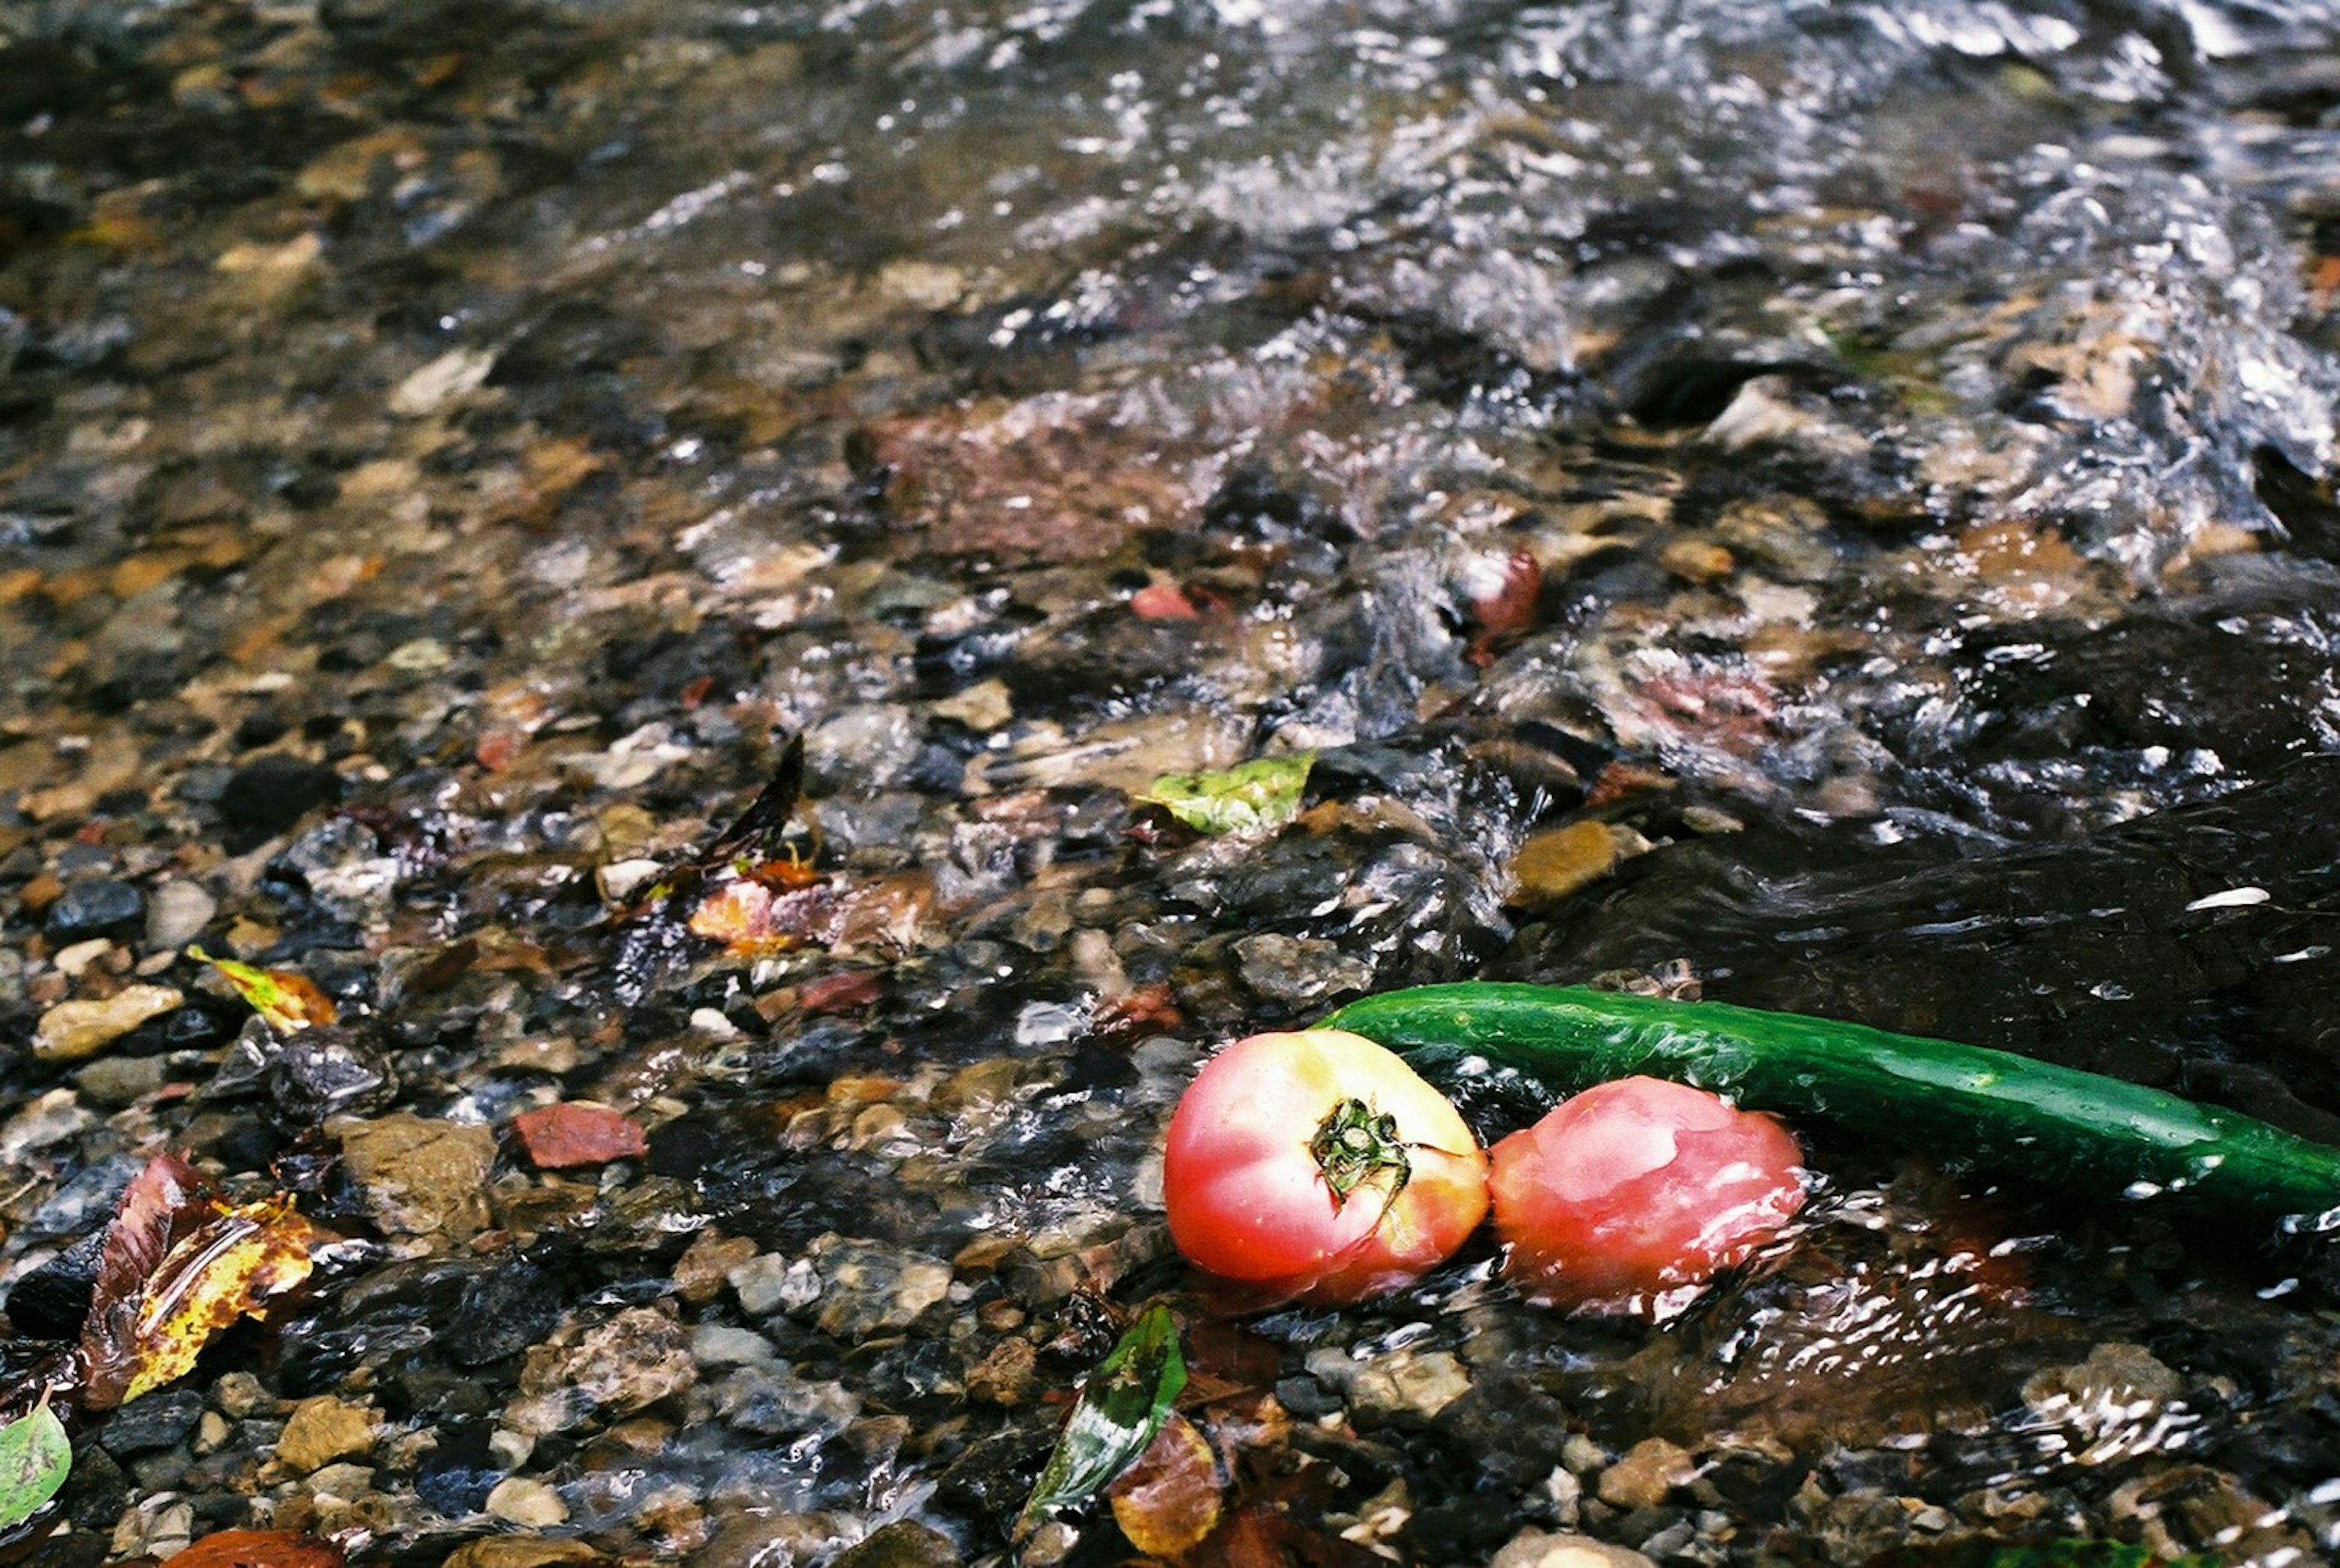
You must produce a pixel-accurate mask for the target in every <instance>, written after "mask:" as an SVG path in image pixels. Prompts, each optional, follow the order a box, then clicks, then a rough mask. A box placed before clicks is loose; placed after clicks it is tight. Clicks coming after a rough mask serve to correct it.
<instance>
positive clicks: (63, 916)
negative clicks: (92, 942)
mask: <svg viewBox="0 0 2340 1568" xmlns="http://www.w3.org/2000/svg"><path fill="white" fill-rule="evenodd" d="M145 918H146V898H145V895H144V894H143V893H141V892H139V890H138V889H137V888H134V887H132V886H131V885H130V884H129V883H127V882H117V881H114V880H113V879H112V878H100V879H98V880H95V881H90V882H75V883H74V885H73V886H72V887H70V888H66V889H65V890H64V892H62V893H60V894H58V895H57V898H56V902H55V903H53V904H51V905H50V906H49V912H48V915H47V918H45V919H44V920H42V922H41V931H42V933H43V934H44V935H45V936H46V937H47V938H49V940H50V941H52V942H78V941H82V940H84V939H85V938H91V937H120V936H127V935H129V934H130V933H131V932H133V931H134V930H136V929H138V928H139V927H140V926H141V925H142V924H143V923H144V920H145Z"/></svg>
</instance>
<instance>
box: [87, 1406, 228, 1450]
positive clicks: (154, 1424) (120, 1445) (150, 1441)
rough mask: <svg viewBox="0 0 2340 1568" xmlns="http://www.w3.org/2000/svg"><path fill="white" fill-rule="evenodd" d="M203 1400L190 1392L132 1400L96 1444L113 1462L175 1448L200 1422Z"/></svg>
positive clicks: (111, 1420)
mask: <svg viewBox="0 0 2340 1568" xmlns="http://www.w3.org/2000/svg"><path fill="white" fill-rule="evenodd" d="M202 1418H203V1395H202V1394H197V1393H195V1392H194V1391H193V1390H192V1389H172V1390H170V1391H168V1392H166V1393H158V1394H148V1395H146V1396H145V1397H144V1399H134V1400H133V1401H131V1402H130V1403H129V1404H125V1405H124V1406H123V1407H122V1408H121V1409H119V1410H117V1411H115V1412H114V1415H113V1417H112V1419H110V1420H108V1421H107V1422H106V1424H105V1426H104V1430H103V1431H101V1432H100V1433H99V1434H97V1441H98V1444H99V1445H100V1446H102V1447H103V1448H104V1450H105V1451H106V1452H107V1453H108V1454H113V1455H114V1457H115V1458H116V1459H128V1458H130V1457H131V1456H132V1455H134V1454H152V1453H154V1452H156V1451H157V1450H160V1449H164V1448H175V1447H177V1446H178V1445H179V1444H181V1443H183V1442H184V1441H185V1440H186V1437H187V1434H189V1433H191V1432H193V1431H194V1429H195V1424H196V1422H198V1421H200V1420H201V1419H202Z"/></svg>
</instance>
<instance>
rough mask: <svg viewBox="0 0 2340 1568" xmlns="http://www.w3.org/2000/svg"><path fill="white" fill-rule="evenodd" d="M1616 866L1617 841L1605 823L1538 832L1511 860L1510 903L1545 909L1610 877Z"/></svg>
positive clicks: (1570, 825)
mask: <svg viewBox="0 0 2340 1568" xmlns="http://www.w3.org/2000/svg"><path fill="white" fill-rule="evenodd" d="M1616 864H1617V839H1616V836H1615V835H1614V834H1612V833H1611V832H1610V830H1609V824H1607V823H1606V822H1595V821H1584V822H1571V823H1570V824H1569V825H1568V826H1567V827H1565V828H1554V829H1552V830H1551V831H1549V832H1544V833H1538V834H1536V835H1535V836H1534V837H1533V838H1531V839H1528V841H1527V842H1526V843H1524V844H1522V845H1521V846H1520V849H1519V853H1517V854H1516V855H1514V856H1512V896H1511V900H1510V901H1511V902H1512V903H1513V904H1515V905H1517V906H1518V907H1519V908H1522V909H1544V908H1551V907H1552V906H1553V905H1555V904H1558V903H1560V902H1561V901H1562V900H1563V899H1565V898H1568V897H1569V896H1570V895H1572V894H1573V893H1575V892H1577V891H1579V890H1580V889H1581V888H1586V887H1589V886H1591V884H1592V883H1594V882H1597V881H1599V880H1600V879H1601V878H1603V877H1605V876H1607V875H1608V874H1609V873H1610V871H1611V869H1613V868H1615V866H1616Z"/></svg>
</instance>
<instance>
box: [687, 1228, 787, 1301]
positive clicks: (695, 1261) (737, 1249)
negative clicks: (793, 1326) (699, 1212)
mask: <svg viewBox="0 0 2340 1568" xmlns="http://www.w3.org/2000/svg"><path fill="white" fill-rule="evenodd" d="M755 1255H756V1244H755V1243H754V1242H753V1241H751V1240H749V1238H748V1237H746V1236H724V1235H722V1234H721V1233H720V1232H718V1231H713V1230H703V1231H700V1232H699V1235H698V1236H696V1237H694V1238H693V1239H692V1241H691V1244H690V1245H689V1246H688V1247H686V1248H684V1249H683V1254H682V1255H681V1256H680V1257H679V1258H677V1259H676V1260H675V1265H674V1293H675V1294H676V1295H679V1296H680V1297H681V1298H682V1299H683V1300H685V1301H687V1302H689V1303H691V1304H692V1305H699V1304H702V1303H705V1302H709V1301H713V1300H714V1299H715V1298H716V1297H717V1296H718V1295H721V1294H722V1292H723V1286H724V1285H725V1283H726V1279H725V1276H726V1275H729V1274H730V1273H731V1271H732V1270H734V1269H737V1268H739V1266H741V1265H744V1264H746V1263H747V1262H748V1261H749V1259H750V1258H752V1257H754V1256H755ZM766 1310H767V1311H769V1310H771V1309H769V1308H767V1309H766ZM759 1315H760V1314H759Z"/></svg>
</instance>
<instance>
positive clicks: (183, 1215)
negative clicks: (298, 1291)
mask: <svg viewBox="0 0 2340 1568" xmlns="http://www.w3.org/2000/svg"><path fill="white" fill-rule="evenodd" d="M332 1239H333V1236H332V1233H331V1232H329V1231H326V1230H323V1229H322V1228H320V1227H319V1226H316V1225H314V1224H312V1222H311V1221H309V1220H308V1219H307V1218H305V1217H303V1216H302V1215H301V1214H299V1213H298V1212H296V1211H295V1210H294V1208H293V1206H292V1198H291V1197H290V1196H283V1195H280V1196H275V1197H272V1198H266V1199H263V1200H262V1201H261V1202H259V1203H254V1204H244V1205H240V1206H228V1205H225V1204H223V1203H221V1202H220V1200H219V1199H218V1197H217V1196H215V1195H214V1194H213V1191H212V1189H211V1186H210V1184H209V1183H207V1182H205V1181H204V1180H203V1177H202V1176H200V1175H198V1174H197V1173H196V1172H195V1170H194V1169H193V1167H192V1166H189V1165H188V1164H187V1163H186V1161H185V1160H183V1159H182V1158H181V1157H180V1156H176V1155H169V1154H165V1155H158V1156H155V1157H154V1159H152V1160H150V1161H148V1162H147V1166H146V1168H145V1169H144V1170H143V1171H141V1172H140V1173H139V1174H138V1176H136V1177H135V1178H134V1179H133V1180H132V1182H131V1184H130V1190H129V1191H128V1192H127V1193H125V1194H124V1197H123V1204H122V1208H121V1211H120V1213H119V1214H118V1215H117V1216H116V1217H115V1219H114V1225H113V1226H112V1227H111V1228H110V1229H108V1231H107V1232H106V1238H105V1251H104V1255H103V1257H102V1258H101V1260H100V1262H99V1265H98V1276H97V1285H96V1288H95V1290H94V1293H93V1295H92V1297H91V1300H90V1308H89V1317H88V1319H87V1321H86V1322H85V1323H84V1325H82V1340H81V1359H82V1364H83V1368H84V1386H83V1403H84V1404H86V1405H88V1406H89V1407H90V1408H92V1409H94V1410H104V1409H108V1408H111V1407H112V1406H114V1405H117V1404H124V1403H125V1402H127V1401H129V1400H133V1399H135V1398H137V1397H138V1396H139V1395H140V1394H146V1393H149V1392H151V1391H153V1390H154V1389H157V1388H160V1387H162V1386H163V1385H164V1384H167V1383H170V1382H173V1381H174V1380H176V1379H177V1378H180V1377H182V1376H184V1375H185V1374H186V1373H187V1372H188V1371H189V1370H190V1369H192V1368H193V1365H194V1364H195V1360H196V1358H197V1357H198V1356H200V1355H202V1354H203V1347H204V1346H205V1345H208V1344H210V1343H211V1341H212V1339H213V1337H214V1336H215V1335H218V1334H219V1333H220V1332H221V1331H222V1330H223V1329H225V1328H226V1327H228V1326H229V1325H231V1324H233V1322H234V1321H235V1320H236V1319H237V1318H239V1317H242V1316H245V1315H257V1314H258V1313H259V1312H260V1310H261V1309H262V1308H263V1305H265V1304H266V1302H267V1301H268V1299H269V1298H270V1297H272V1296H275V1295H282V1294H283V1292H285V1291H287V1290H290V1289H292V1287H293V1286H294V1285H299V1284H300V1283H301V1282H302V1281H303V1280H305V1279H307V1278H308V1277H309V1270H310V1257H309V1254H310V1249H311V1248H312V1247H313V1246H316V1245H321V1244H322V1243H324V1242H326V1241H330V1240H332Z"/></svg>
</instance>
